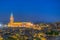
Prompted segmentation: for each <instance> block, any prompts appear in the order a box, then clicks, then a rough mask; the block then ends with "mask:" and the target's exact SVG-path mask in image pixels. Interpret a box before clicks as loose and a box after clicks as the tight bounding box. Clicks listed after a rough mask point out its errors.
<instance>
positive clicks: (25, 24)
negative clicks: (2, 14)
mask: <svg viewBox="0 0 60 40" xmlns="http://www.w3.org/2000/svg"><path fill="white" fill-rule="evenodd" d="M32 26H33V23H31V22H14V17H13V13H11V16H10V21H9V23H8V27H29V28H30V27H32Z"/></svg>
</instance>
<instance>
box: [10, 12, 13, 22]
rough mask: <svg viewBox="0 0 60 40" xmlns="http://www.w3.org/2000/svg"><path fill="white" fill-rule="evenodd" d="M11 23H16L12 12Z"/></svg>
mask: <svg viewBox="0 0 60 40" xmlns="http://www.w3.org/2000/svg"><path fill="white" fill-rule="evenodd" d="M10 22H11V23H12V22H14V17H13V13H12V12H11V16H10Z"/></svg>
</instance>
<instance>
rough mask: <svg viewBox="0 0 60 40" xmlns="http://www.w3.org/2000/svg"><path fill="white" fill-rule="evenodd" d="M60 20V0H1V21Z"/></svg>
mask: <svg viewBox="0 0 60 40" xmlns="http://www.w3.org/2000/svg"><path fill="white" fill-rule="evenodd" d="M11 12H13V15H14V19H15V21H31V22H37V21H38V22H60V0H0V22H9V18H10V14H11Z"/></svg>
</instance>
